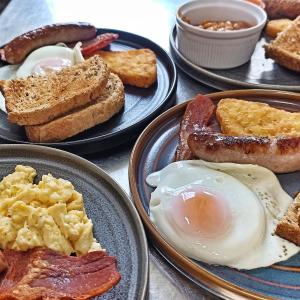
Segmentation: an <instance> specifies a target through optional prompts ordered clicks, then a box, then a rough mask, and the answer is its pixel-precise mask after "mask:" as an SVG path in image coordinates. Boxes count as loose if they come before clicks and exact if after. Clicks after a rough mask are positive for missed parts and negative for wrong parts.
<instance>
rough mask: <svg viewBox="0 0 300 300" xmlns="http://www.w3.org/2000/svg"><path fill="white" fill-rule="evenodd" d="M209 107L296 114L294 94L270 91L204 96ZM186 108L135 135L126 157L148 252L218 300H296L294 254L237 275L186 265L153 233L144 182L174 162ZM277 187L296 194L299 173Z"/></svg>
mask: <svg viewBox="0 0 300 300" xmlns="http://www.w3.org/2000/svg"><path fill="white" fill-rule="evenodd" d="M209 96H210V97H211V99H212V100H213V101H215V103H217V102H218V101H219V100H220V99H222V98H240V99H246V100H251V101H261V102H265V103H268V104H270V105H272V106H274V107H277V108H281V109H286V110H290V111H300V94H296V93H290V92H281V91H270V90H240V91H226V92H219V93H214V94H210V95H209ZM186 105H187V102H185V103H182V104H179V105H177V106H175V107H173V108H171V109H169V110H168V111H166V112H165V113H163V114H162V115H161V116H159V117H158V118H156V119H155V120H154V121H153V122H152V123H151V124H150V125H149V126H148V127H147V128H146V129H145V130H144V132H143V133H142V134H141V136H140V137H139V139H138V140H137V142H136V144H135V147H134V149H133V152H132V155H131V162H130V169H129V176H130V177H129V179H130V189H131V193H132V196H133V199H134V201H135V205H136V207H137V209H138V212H139V214H140V216H141V218H142V220H143V222H144V225H145V228H146V230H147V231H148V233H149V237H150V238H151V240H152V242H153V244H154V246H155V247H156V248H157V250H158V251H159V252H160V253H161V254H162V255H163V256H164V258H165V259H166V260H167V261H168V262H169V263H171V264H172V265H173V266H174V267H175V268H177V269H178V270H179V271H180V272H182V273H183V274H184V275H185V276H187V277H188V278H189V279H191V280H192V281H194V282H195V283H197V284H198V285H199V286H201V287H204V288H206V289H207V290H209V291H211V292H212V293H214V294H216V295H218V296H220V297H222V298H224V299H285V300H287V299H300V254H298V255H296V256H294V257H292V258H291V259H289V260H288V261H286V262H282V263H279V264H276V265H273V266H270V267H268V268H259V269H255V270H251V271H238V270H235V269H232V268H228V267H220V266H219V267H217V266H210V265H207V264H205V263H200V262H197V261H195V260H191V259H189V258H187V257H185V256H184V255H182V254H180V253H179V252H177V251H176V249H175V248H174V247H172V246H171V245H169V244H168V243H167V241H166V240H164V238H163V237H162V236H161V235H160V233H159V232H158V231H157V230H156V228H155V226H154V225H153V224H152V222H151V220H150V218H149V215H148V213H149V200H150V193H151V192H152V191H153V188H151V187H150V186H148V185H147V184H146V182H145V179H146V177H147V175H148V174H150V173H152V172H155V171H158V170H161V169H162V168H164V167H165V166H166V165H168V164H169V163H171V162H172V161H173V160H174V154H175V150H176V147H177V142H178V133H179V126H180V121H181V118H182V116H183V113H184V111H185V108H186ZM278 178H279V181H280V183H281V185H282V187H283V189H285V190H286V191H287V192H288V193H289V194H290V195H291V196H295V194H296V193H297V192H299V190H300V172H294V173H289V174H281V175H279V176H278Z"/></svg>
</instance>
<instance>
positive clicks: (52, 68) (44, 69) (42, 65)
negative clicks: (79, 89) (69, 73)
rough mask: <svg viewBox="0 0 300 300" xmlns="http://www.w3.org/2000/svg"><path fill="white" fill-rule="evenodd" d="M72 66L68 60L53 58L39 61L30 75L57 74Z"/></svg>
mask: <svg viewBox="0 0 300 300" xmlns="http://www.w3.org/2000/svg"><path fill="white" fill-rule="evenodd" d="M71 65H72V62H71V61H70V60H69V59H65V58H60V57H53V58H48V59H45V60H42V61H40V62H39V63H37V64H36V65H35V66H34V67H33V69H32V75H45V74H46V73H49V72H57V71H60V70H61V69H63V68H65V67H69V66H71Z"/></svg>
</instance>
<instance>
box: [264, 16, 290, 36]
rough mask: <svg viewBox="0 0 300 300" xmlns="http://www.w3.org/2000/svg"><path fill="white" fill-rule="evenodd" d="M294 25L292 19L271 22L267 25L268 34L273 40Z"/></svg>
mask: <svg viewBox="0 0 300 300" xmlns="http://www.w3.org/2000/svg"><path fill="white" fill-rule="evenodd" d="M292 23H293V21H292V20H290V19H278V20H271V21H269V22H268V23H267V26H266V34H267V35H268V36H269V37H271V38H276V37H277V35H278V33H280V32H282V31H283V30H285V29H286V28H287V27H288V26H290V25H291V24H292Z"/></svg>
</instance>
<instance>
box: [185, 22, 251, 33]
mask: <svg viewBox="0 0 300 300" xmlns="http://www.w3.org/2000/svg"><path fill="white" fill-rule="evenodd" d="M184 21H185V22H188V20H187V19H185V20H184ZM188 23H189V24H191V23H190V22H188ZM191 25H193V26H197V27H199V28H202V29H206V30H213V31H232V30H241V29H247V28H250V27H252V25H251V24H248V23H247V22H245V21H229V20H226V21H215V20H205V21H203V22H201V23H200V24H196V25H195V24H191Z"/></svg>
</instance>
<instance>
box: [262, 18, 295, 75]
mask: <svg viewBox="0 0 300 300" xmlns="http://www.w3.org/2000/svg"><path fill="white" fill-rule="evenodd" d="M265 51H266V57H268V58H272V59H274V60H275V61H276V62H277V63H278V64H280V65H282V66H284V67H286V68H288V69H290V70H294V71H298V72H300V16H298V17H297V18H296V19H295V20H294V21H293V22H292V24H291V25H289V26H288V27H287V28H286V29H285V30H284V31H282V32H281V33H280V34H279V35H278V36H277V38H276V39H275V40H274V41H272V42H271V43H270V44H267V45H265Z"/></svg>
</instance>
